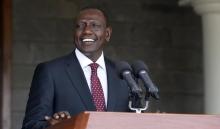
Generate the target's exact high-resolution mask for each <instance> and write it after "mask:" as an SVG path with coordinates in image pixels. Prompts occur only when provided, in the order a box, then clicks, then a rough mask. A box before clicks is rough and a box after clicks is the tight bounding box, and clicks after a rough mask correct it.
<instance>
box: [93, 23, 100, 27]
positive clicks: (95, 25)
mask: <svg viewBox="0 0 220 129" xmlns="http://www.w3.org/2000/svg"><path fill="white" fill-rule="evenodd" d="M92 27H94V28H101V25H100V24H95V23H94V24H92Z"/></svg>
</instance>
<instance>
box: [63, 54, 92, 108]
mask: <svg viewBox="0 0 220 129" xmlns="http://www.w3.org/2000/svg"><path fill="white" fill-rule="evenodd" d="M66 65H67V67H66V71H67V73H68V75H69V77H70V79H71V81H72V83H73V86H74V88H75V89H76V90H77V92H78V94H79V96H80V98H81V99H82V102H83V103H84V105H85V107H86V110H90V111H91V110H92V111H93V110H96V108H95V106H94V104H93V102H92V96H91V93H90V90H89V87H88V84H87V82H86V79H85V76H84V73H83V71H82V68H81V67H80V64H79V62H78V60H77V58H76V55H75V53H74V52H73V53H72V54H71V55H70V56H69V57H68V58H67V60H66Z"/></svg>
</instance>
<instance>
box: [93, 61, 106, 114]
mask: <svg viewBox="0 0 220 129" xmlns="http://www.w3.org/2000/svg"><path fill="white" fill-rule="evenodd" d="M89 66H90V67H91V71H92V72H91V91H92V97H93V102H94V103H95V106H96V110H97V111H105V99H104V94H103V90H102V86H101V83H100V80H99V78H98V76H97V69H98V67H99V65H98V64H96V63H92V64H90V65H89Z"/></svg>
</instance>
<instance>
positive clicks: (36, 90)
mask: <svg viewBox="0 0 220 129" xmlns="http://www.w3.org/2000/svg"><path fill="white" fill-rule="evenodd" d="M53 100H54V81H53V79H52V75H51V73H50V72H49V67H47V65H46V64H39V65H38V66H37V67H36V69H35V72H34V76H33V80H32V83H31V88H30V93H29V98H28V102H27V106H26V112H25V117H24V120H23V125H22V129H44V128H46V127H48V123H47V121H45V119H44V117H45V116H46V115H47V116H52V115H53Z"/></svg>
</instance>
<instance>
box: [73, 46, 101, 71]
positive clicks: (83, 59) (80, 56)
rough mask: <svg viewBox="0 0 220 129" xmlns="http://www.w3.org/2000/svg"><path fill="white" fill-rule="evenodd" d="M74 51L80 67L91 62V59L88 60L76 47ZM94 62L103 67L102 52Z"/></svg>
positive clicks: (84, 66)
mask: <svg viewBox="0 0 220 129" xmlns="http://www.w3.org/2000/svg"><path fill="white" fill-rule="evenodd" d="M75 53H76V57H77V59H78V61H79V63H80V65H81V67H82V68H86V67H87V66H88V65H89V64H91V63H93V61H92V60H90V59H89V58H88V57H87V56H85V55H84V54H83V53H82V52H80V51H79V50H78V49H77V48H76V49H75ZM95 63H97V64H98V65H99V66H100V67H101V68H102V69H105V61H104V54H103V52H102V54H101V56H100V57H99V58H98V60H97V61H96V62H95Z"/></svg>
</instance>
